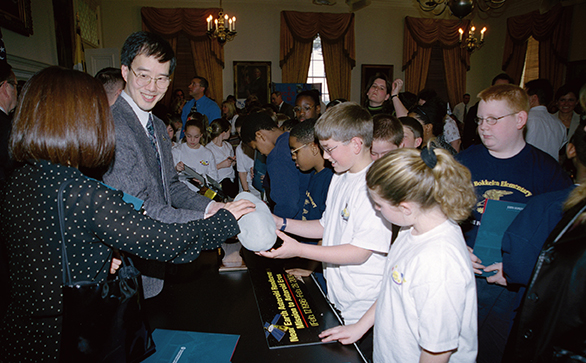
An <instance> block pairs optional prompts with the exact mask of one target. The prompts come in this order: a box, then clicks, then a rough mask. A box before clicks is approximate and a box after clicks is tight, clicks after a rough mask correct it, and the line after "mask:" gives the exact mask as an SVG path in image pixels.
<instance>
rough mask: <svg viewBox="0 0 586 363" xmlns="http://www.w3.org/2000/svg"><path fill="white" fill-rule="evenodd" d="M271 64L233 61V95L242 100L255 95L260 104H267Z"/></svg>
mask: <svg viewBox="0 0 586 363" xmlns="http://www.w3.org/2000/svg"><path fill="white" fill-rule="evenodd" d="M270 83H271V62H241V61H234V95H235V96H236V98H237V99H244V98H247V97H248V96H250V95H252V94H255V95H256V96H257V97H258V100H259V101H260V103H261V104H263V105H264V104H266V103H269V100H270V93H269V92H270V87H269V84H270Z"/></svg>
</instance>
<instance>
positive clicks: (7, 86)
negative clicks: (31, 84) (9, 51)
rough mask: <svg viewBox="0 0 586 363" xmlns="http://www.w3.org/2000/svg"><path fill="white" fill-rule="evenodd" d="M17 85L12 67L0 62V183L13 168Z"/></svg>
mask: <svg viewBox="0 0 586 363" xmlns="http://www.w3.org/2000/svg"><path fill="white" fill-rule="evenodd" d="M17 85H18V83H16V76H15V75H14V72H13V71H12V67H11V66H10V65H9V64H8V63H7V62H4V61H0V181H4V180H5V179H6V177H7V176H8V174H9V173H10V171H11V170H12V168H13V162H12V159H11V158H10V154H9V152H8V139H10V130H11V129H12V111H14V109H15V108H16V101H17V99H18V93H17V89H16V87H17Z"/></svg>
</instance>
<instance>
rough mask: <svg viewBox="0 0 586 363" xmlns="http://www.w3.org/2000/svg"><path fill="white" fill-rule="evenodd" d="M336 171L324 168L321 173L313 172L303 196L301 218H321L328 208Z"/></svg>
mask: <svg viewBox="0 0 586 363" xmlns="http://www.w3.org/2000/svg"><path fill="white" fill-rule="evenodd" d="M333 175H334V171H333V170H332V169H330V168H327V167H326V168H323V169H322V171H320V172H319V173H312V174H311V176H310V178H309V184H308V186H307V190H306V191H305V197H304V198H301V202H302V203H303V205H302V206H301V216H300V219H301V220H304V221H305V220H308V221H310V220H314V219H321V216H322V214H323V213H324V210H326V198H327V196H328V189H330V182H331V181H332V176H333Z"/></svg>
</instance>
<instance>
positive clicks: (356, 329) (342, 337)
mask: <svg viewBox="0 0 586 363" xmlns="http://www.w3.org/2000/svg"><path fill="white" fill-rule="evenodd" d="M375 311H376V301H375V302H374V304H372V306H371V307H370V309H368V310H367V311H366V313H364V315H363V316H362V318H360V320H358V322H356V324H350V325H339V326H337V327H335V328H331V329H328V330H324V331H322V332H321V333H320V334H319V337H320V338H321V341H322V342H331V341H334V340H337V341H339V342H340V343H342V344H344V345H346V344H352V343H354V342H356V341H358V339H360V338H362V336H363V335H364V334H366V332H367V331H368V329H370V328H372V327H373V326H374V313H375Z"/></svg>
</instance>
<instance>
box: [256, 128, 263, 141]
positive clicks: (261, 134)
mask: <svg viewBox="0 0 586 363" xmlns="http://www.w3.org/2000/svg"><path fill="white" fill-rule="evenodd" d="M254 136H255V139H256V140H257V141H258V140H262V141H264V140H265V135H264V134H263V133H262V131H261V130H258V131H257V132H255V133H254Z"/></svg>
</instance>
